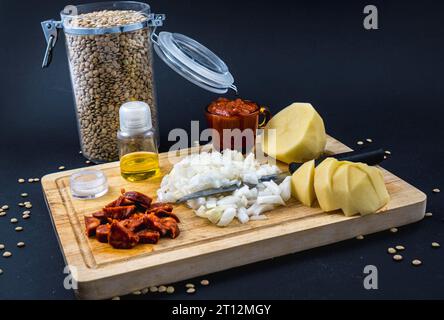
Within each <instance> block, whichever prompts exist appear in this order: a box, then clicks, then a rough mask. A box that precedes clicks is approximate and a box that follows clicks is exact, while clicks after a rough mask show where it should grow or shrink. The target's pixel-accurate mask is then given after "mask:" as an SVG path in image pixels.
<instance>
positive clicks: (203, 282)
mask: <svg viewBox="0 0 444 320" xmlns="http://www.w3.org/2000/svg"><path fill="white" fill-rule="evenodd" d="M200 284H201V285H203V286H208V285H209V284H210V281H208V280H202V281H201V282H200Z"/></svg>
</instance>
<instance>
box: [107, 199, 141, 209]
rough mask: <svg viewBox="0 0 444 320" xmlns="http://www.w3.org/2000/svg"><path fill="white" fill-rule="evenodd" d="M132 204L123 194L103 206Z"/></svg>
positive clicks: (112, 206)
mask: <svg viewBox="0 0 444 320" xmlns="http://www.w3.org/2000/svg"><path fill="white" fill-rule="evenodd" d="M131 205H134V202H132V201H130V200H128V199H127V198H125V197H124V196H120V197H119V198H117V200H114V201H113V202H111V203H109V204H107V205H106V206H105V208H114V207H122V206H131Z"/></svg>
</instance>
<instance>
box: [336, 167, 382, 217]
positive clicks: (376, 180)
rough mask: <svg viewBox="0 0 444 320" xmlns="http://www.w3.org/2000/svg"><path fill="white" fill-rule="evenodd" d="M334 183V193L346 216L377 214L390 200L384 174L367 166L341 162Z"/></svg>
mask: <svg viewBox="0 0 444 320" xmlns="http://www.w3.org/2000/svg"><path fill="white" fill-rule="evenodd" d="M332 181H333V192H334V194H335V195H336V197H337V200H338V203H339V204H340V207H341V209H342V211H343V212H344V214H345V215H346V216H352V215H355V214H357V213H360V214H361V215H366V214H370V213H375V212H376V211H378V210H379V209H380V208H382V207H383V206H384V205H386V204H387V203H388V201H389V198H390V197H389V195H388V192H387V188H386V187H385V184H384V179H383V176H382V173H381V172H380V171H379V169H377V168H374V167H369V166H367V165H365V164H361V163H352V162H340V164H339V166H338V168H337V169H336V171H335V172H334V174H333V180H332Z"/></svg>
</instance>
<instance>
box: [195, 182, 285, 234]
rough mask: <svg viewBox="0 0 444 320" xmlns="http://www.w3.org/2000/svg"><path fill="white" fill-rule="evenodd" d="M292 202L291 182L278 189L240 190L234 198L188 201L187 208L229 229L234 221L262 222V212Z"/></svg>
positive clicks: (266, 184) (272, 186)
mask: <svg viewBox="0 0 444 320" xmlns="http://www.w3.org/2000/svg"><path fill="white" fill-rule="evenodd" d="M290 198H291V178H290V177H287V178H285V180H284V181H283V182H282V183H281V184H280V185H277V184H276V183H275V182H273V181H269V182H263V183H260V184H258V185H257V187H255V188H251V189H250V188H249V187H248V186H243V187H242V188H240V189H237V190H236V191H234V192H233V194H231V195H228V196H220V197H217V198H216V197H208V198H199V199H195V200H190V201H188V202H187V204H188V206H189V207H190V208H192V209H193V210H194V212H195V213H196V215H197V216H199V217H201V218H206V219H208V220H209V221H211V222H212V223H213V224H216V225H217V226H219V227H226V226H228V225H229V224H230V223H231V222H232V221H233V220H234V219H235V218H237V220H239V222H240V223H247V222H248V221H250V220H264V219H267V217H266V216H265V215H264V213H265V212H267V211H271V210H273V209H274V208H276V207H278V206H283V205H285V202H286V201H288V200H290Z"/></svg>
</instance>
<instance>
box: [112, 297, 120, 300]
mask: <svg viewBox="0 0 444 320" xmlns="http://www.w3.org/2000/svg"><path fill="white" fill-rule="evenodd" d="M111 300H120V297H113V298H112V299H111Z"/></svg>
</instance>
